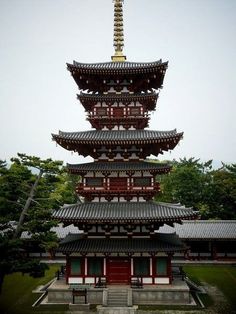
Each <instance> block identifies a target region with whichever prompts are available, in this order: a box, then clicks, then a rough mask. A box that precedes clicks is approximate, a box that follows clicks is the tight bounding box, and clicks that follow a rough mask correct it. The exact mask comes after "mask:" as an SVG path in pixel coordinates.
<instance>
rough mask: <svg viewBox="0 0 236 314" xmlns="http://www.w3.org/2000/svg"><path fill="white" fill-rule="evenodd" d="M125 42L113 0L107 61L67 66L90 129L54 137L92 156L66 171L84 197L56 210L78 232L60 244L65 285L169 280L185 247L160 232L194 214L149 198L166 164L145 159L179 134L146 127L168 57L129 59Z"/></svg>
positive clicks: (117, 1) (156, 190)
mask: <svg viewBox="0 0 236 314" xmlns="http://www.w3.org/2000/svg"><path fill="white" fill-rule="evenodd" d="M123 45H124V43H123V1H122V0H115V1H114V48H115V53H114V55H113V56H112V58H111V59H112V60H111V61H110V62H105V63H90V64H87V63H79V62H75V61H74V62H73V64H67V68H68V70H69V71H70V73H71V75H72V77H73V79H74V80H75V82H76V84H77V86H78V88H79V90H80V93H79V95H78V99H79V101H80V103H81V104H82V105H83V107H84V109H85V111H86V113H87V119H88V121H89V122H90V123H91V126H92V130H89V131H81V132H62V131H59V133H58V134H53V135H52V137H53V140H54V141H56V143H58V144H59V145H60V146H62V147H63V148H65V149H67V150H69V151H72V152H77V153H78V154H80V155H83V156H84V157H86V156H91V157H92V158H93V159H94V161H93V162H90V163H83V164H68V165H67V167H68V171H69V172H70V173H71V174H76V175H80V178H81V181H80V182H78V185H77V188H76V191H77V193H78V194H79V195H80V196H82V197H83V200H84V201H83V202H80V203H77V204H73V205H67V206H63V207H62V208H60V209H59V210H58V211H56V212H55V213H54V217H55V218H57V219H58V220H60V221H61V222H63V223H64V225H69V224H74V225H75V226H78V227H79V229H80V230H81V233H79V234H70V235H68V236H67V237H66V238H65V239H64V240H63V241H62V242H61V243H60V246H59V248H58V251H59V252H62V253H63V254H65V255H66V281H67V283H68V284H81V285H86V284H87V285H94V286H96V285H97V284H98V283H99V282H105V283H106V285H107V286H109V285H118V284H122V285H130V284H131V283H132V282H135V281H136V280H137V281H139V282H140V283H141V285H143V286H145V285H154V286H155V285H163V284H171V281H172V274H171V258H172V256H173V254H174V253H175V252H180V251H183V250H184V247H183V244H182V243H181V241H180V240H179V238H178V237H177V236H176V234H163V233H160V232H157V231H158V229H159V228H160V227H161V226H163V225H164V224H167V225H170V226H173V223H175V222H177V223H181V220H182V219H185V220H186V219H193V218H195V213H194V212H193V211H192V209H190V208H185V207H184V206H180V205H176V204H167V203H160V202H159V203H158V202H155V201H154V200H153V198H154V196H155V195H156V194H157V193H159V192H160V184H159V183H158V182H156V176H157V175H160V174H166V173H168V172H169V171H170V166H169V165H168V164H164V163H157V162H150V161H149V162H148V161H147V157H148V156H150V155H151V154H152V155H154V156H158V155H159V154H163V152H165V151H169V150H172V149H174V148H175V146H176V145H177V144H178V143H179V141H180V140H181V139H182V137H183V133H182V132H177V131H176V130H175V129H174V130H170V131H156V130H149V129H147V127H148V123H149V119H150V116H149V115H150V112H151V111H154V110H155V109H156V102H157V99H158V94H159V91H160V89H161V88H162V85H163V80H164V76H165V72H166V70H167V66H168V62H162V60H159V61H155V62H149V63H138V62H128V61H126V57H125V56H124V54H123Z"/></svg>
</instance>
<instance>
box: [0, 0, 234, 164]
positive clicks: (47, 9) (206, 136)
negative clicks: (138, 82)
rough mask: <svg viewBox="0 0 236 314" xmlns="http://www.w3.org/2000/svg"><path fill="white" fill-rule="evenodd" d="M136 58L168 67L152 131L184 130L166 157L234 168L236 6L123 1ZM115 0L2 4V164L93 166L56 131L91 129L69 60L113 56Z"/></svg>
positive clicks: (201, 0) (128, 48) (128, 42)
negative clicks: (15, 160)
mask: <svg viewBox="0 0 236 314" xmlns="http://www.w3.org/2000/svg"><path fill="white" fill-rule="evenodd" d="M124 34H125V47H124V52H125V54H126V56H127V60H128V61H137V62H143V61H144V62H146V61H147V62H148V61H156V60H159V59H162V60H163V61H167V60H168V61H169V68H168V70H167V73H166V76H165V80H164V86H163V89H162V90H161V93H160V97H159V100H158V105H157V110H156V112H155V113H153V114H151V122H150V129H154V130H171V129H174V128H177V131H183V132H184V139H183V140H182V141H181V142H180V144H179V145H178V146H177V147H176V148H175V150H174V151H172V152H171V153H165V154H164V156H163V157H161V158H162V159H173V158H176V159H178V158H183V157H187V158H189V157H192V156H194V157H197V158H201V159H202V160H203V161H205V160H208V159H214V160H215V161H217V162H219V161H224V162H228V163H231V162H235V159H236V158H235V157H236V136H235V134H236V123H235V120H236V74H235V73H236V1H235V0H125V1H124ZM112 36H113V3H112V0H0V159H7V160H9V158H11V157H13V156H16V154H17V152H21V153H26V154H28V155H36V156H40V157H42V158H47V157H51V158H53V159H60V160H64V161H65V162H71V163H76V162H85V161H89V160H91V159H88V158H87V159H84V158H82V157H81V156H80V157H78V155H77V154H73V155H72V154H71V153H70V152H69V151H67V150H65V149H63V148H61V147H60V146H58V147H56V144H55V142H52V140H51V133H57V132H58V130H59V129H60V130H62V131H71V132H72V131H84V130H89V129H90V124H89V123H88V122H87V121H86V115H85V112H84V109H83V106H82V105H81V104H80V103H79V102H78V100H77V99H76V93H78V90H77V86H76V84H75V82H74V80H73V79H72V77H71V76H70V72H68V71H67V70H66V62H69V63H71V62H73V60H76V61H78V62H86V63H87V62H88V63H89V62H91V63H92V62H106V61H110V57H111V55H112V54H113V38H112Z"/></svg>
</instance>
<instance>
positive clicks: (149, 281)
mask: <svg viewBox="0 0 236 314" xmlns="http://www.w3.org/2000/svg"><path fill="white" fill-rule="evenodd" d="M143 283H144V284H152V278H143Z"/></svg>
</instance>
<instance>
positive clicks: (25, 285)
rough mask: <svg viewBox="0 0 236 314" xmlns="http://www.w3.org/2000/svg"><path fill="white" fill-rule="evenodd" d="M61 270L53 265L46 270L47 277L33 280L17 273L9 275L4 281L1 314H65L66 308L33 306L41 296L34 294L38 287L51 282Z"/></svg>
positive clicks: (0, 301)
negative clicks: (33, 291)
mask: <svg viewBox="0 0 236 314" xmlns="http://www.w3.org/2000/svg"><path fill="white" fill-rule="evenodd" d="M59 268H60V266H59V265H51V266H50V268H49V270H46V273H45V277H41V278H32V277H30V276H29V275H28V274H26V275H24V276H23V275H22V274H21V273H15V274H11V275H7V276H6V277H5V279H4V283H3V288H2V294H1V295H0V313H1V314H32V313H37V314H40V313H42V314H47V313H48V314H49V313H53V314H64V312H65V311H64V310H65V309H66V308H65V306H60V305H59V306H56V307H53V308H52V307H51V306H50V307H48V306H45V307H43V308H42V307H35V308H32V304H33V303H34V302H35V301H36V300H37V299H38V298H39V297H40V294H35V293H34V294H33V293H32V290H34V289H35V288H36V287H37V286H40V285H44V284H46V283H47V282H49V281H50V280H51V279H52V278H53V277H54V275H55V272H56V271H57V270H58V269H59Z"/></svg>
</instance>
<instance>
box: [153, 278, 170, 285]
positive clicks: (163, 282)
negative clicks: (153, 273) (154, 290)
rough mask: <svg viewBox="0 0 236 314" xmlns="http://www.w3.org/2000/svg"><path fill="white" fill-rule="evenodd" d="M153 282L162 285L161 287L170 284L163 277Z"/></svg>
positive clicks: (168, 280)
mask: <svg viewBox="0 0 236 314" xmlns="http://www.w3.org/2000/svg"><path fill="white" fill-rule="evenodd" d="M154 282H155V283H156V284H162V285H166V284H167V285H168V284H169V283H170V279H169V278H168V277H163V278H155V279H154Z"/></svg>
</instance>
